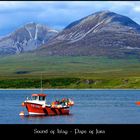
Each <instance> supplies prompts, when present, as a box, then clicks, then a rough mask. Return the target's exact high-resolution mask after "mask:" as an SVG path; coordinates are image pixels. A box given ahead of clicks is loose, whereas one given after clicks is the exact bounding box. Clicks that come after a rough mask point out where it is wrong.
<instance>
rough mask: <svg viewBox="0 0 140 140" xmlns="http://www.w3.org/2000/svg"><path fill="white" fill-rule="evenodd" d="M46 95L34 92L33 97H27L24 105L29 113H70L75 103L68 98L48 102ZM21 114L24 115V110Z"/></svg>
mask: <svg viewBox="0 0 140 140" xmlns="http://www.w3.org/2000/svg"><path fill="white" fill-rule="evenodd" d="M46 96H47V94H43V93H40V94H32V96H31V99H29V98H27V99H26V100H25V101H24V102H23V103H22V106H24V107H26V109H27V111H28V113H29V115H68V114H69V108H70V107H71V106H73V105H74V102H73V101H72V100H71V99H66V98H63V99H62V100H61V101H55V102H52V103H51V104H47V103H46ZM20 115H24V112H21V113H20Z"/></svg>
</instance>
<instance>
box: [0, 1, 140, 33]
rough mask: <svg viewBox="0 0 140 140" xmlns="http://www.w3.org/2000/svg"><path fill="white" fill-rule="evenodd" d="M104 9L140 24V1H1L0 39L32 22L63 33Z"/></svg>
mask: <svg viewBox="0 0 140 140" xmlns="http://www.w3.org/2000/svg"><path fill="white" fill-rule="evenodd" d="M103 10H110V11H112V12H115V13H118V14H121V15H125V16H128V17H130V18H131V19H133V20H134V21H135V22H137V23H138V24H140V2H139V1H0V36H5V35H7V34H9V33H11V32H13V31H15V30H16V29H17V28H20V27H22V26H23V25H25V24H27V23H30V22H35V23H40V24H45V25H47V26H48V27H50V28H53V29H57V30H62V29H63V28H65V27H66V26H67V25H68V24H70V23H71V22H73V21H75V20H78V19H80V18H83V17H85V16H88V15H90V14H92V13H94V12H98V11H103Z"/></svg>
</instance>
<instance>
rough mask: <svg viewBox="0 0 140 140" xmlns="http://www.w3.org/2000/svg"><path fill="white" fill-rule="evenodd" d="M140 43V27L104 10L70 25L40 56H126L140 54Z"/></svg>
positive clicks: (127, 19)
mask: <svg viewBox="0 0 140 140" xmlns="http://www.w3.org/2000/svg"><path fill="white" fill-rule="evenodd" d="M139 44H140V25H138V24H137V23H136V22H134V21H133V20H131V19H130V18H128V17H126V16H123V15H119V14H116V13H114V12H110V11H101V12H97V13H94V14H92V15H89V16H87V17H84V18H82V19H80V20H77V21H75V22H73V23H71V24H69V25H68V26H67V27H66V28H65V29H64V30H63V31H62V32H60V33H58V35H57V36H56V37H54V38H53V39H51V40H49V42H48V45H47V47H43V48H41V49H40V50H39V51H38V53H39V54H44V55H61V56H62V55H65V56H67V55H68V56H76V55H78V56H79V55H80V56H81V55H86V56H89V55H90V56H91V55H96V56H100V55H105V56H111V57H121V56H122V57H123V56H127V55H139V54H140V45H139Z"/></svg>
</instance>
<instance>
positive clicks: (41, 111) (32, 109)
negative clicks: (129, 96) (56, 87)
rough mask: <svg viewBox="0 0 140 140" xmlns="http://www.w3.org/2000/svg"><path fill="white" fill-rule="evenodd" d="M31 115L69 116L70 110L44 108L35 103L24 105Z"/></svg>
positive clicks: (66, 108)
mask: <svg viewBox="0 0 140 140" xmlns="http://www.w3.org/2000/svg"><path fill="white" fill-rule="evenodd" d="M24 105H25V106H26V108H27V111H28V113H29V115H68V114H69V108H68V107H64V108H55V107H51V106H44V107H43V106H42V105H40V104H35V103H27V102H26V103H24Z"/></svg>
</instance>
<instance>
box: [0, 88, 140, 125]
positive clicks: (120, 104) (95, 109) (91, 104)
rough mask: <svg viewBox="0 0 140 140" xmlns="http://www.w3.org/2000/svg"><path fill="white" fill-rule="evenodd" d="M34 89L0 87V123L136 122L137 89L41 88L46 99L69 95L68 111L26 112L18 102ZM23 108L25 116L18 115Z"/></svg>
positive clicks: (138, 121) (138, 110) (139, 118)
mask: <svg viewBox="0 0 140 140" xmlns="http://www.w3.org/2000/svg"><path fill="white" fill-rule="evenodd" d="M38 92H39V91H38V90H0V112H1V113H0V124H140V106H136V105H135V102H136V101H140V90H44V93H45V94H48V96H47V101H48V103H51V102H52V101H54V100H55V99H62V98H63V97H66V98H72V99H73V100H74V102H75V105H74V106H73V107H72V108H71V109H70V115H65V116H42V117H40V116H36V117H33V116H32V117H31V116H28V113H27V111H26V108H23V107H22V106H21V103H22V102H23V101H24V100H25V99H26V97H27V96H30V95H31V94H32V93H38ZM21 111H25V114H26V116H22V117H21V116H19V113H20V112H21Z"/></svg>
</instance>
